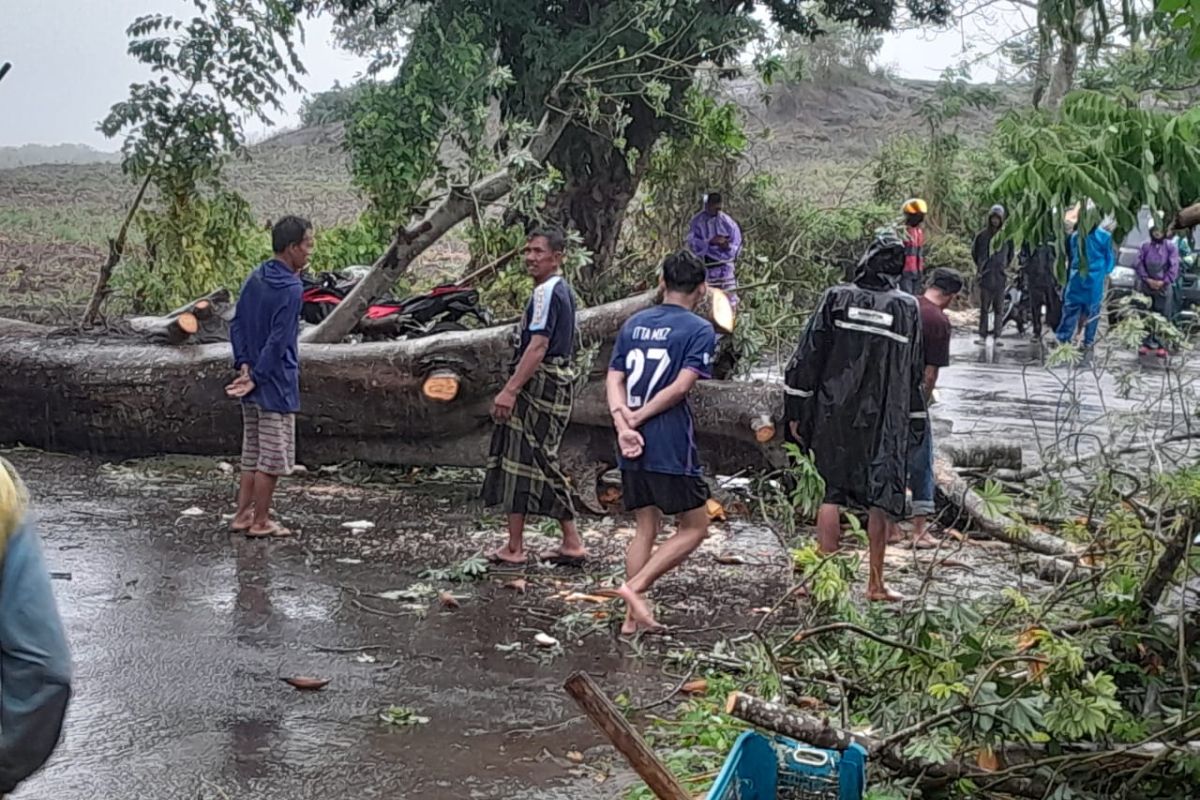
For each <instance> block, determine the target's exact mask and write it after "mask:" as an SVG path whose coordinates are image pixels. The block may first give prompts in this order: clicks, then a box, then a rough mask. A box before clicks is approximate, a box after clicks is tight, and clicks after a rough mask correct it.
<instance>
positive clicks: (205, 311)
mask: <svg viewBox="0 0 1200 800" xmlns="http://www.w3.org/2000/svg"><path fill="white" fill-rule="evenodd" d="M191 313H192V315H193V316H195V317H196V319H198V320H206V319H208V318H209V317H211V316H212V315H213V304H212V303H210V302H209V301H207V300H197V301H196V302H195V303H194V304H193V305H192V311H191Z"/></svg>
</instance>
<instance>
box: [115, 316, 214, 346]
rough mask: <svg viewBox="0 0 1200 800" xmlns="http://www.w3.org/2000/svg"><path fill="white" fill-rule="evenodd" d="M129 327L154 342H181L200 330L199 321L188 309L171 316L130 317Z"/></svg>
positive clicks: (128, 320)
mask: <svg viewBox="0 0 1200 800" xmlns="http://www.w3.org/2000/svg"><path fill="white" fill-rule="evenodd" d="M126 322H127V323H128V325H129V327H130V328H132V329H133V330H135V331H137V332H138V333H144V334H146V337H147V338H148V339H149V340H150V341H152V342H156V343H163V344H172V345H174V344H183V343H184V342H186V341H187V340H188V339H189V338H191V337H192V336H194V335H195V334H196V332H197V331H199V330H200V321H199V320H198V319H196V315H195V314H193V313H191V312H190V311H184V312H182V313H180V314H178V315H176V316H172V317H131V318H129V319H127V320H126Z"/></svg>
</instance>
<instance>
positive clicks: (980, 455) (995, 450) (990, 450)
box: [943, 442, 1022, 470]
mask: <svg viewBox="0 0 1200 800" xmlns="http://www.w3.org/2000/svg"><path fill="white" fill-rule="evenodd" d="M943 452H944V453H945V454H946V456H947V457H948V458H949V459H950V463H951V464H953V465H954V466H955V467H956V468H958V469H1009V470H1020V469H1021V466H1022V457H1021V447H1020V445H1015V444H1002V443H1000V442H986V443H981V444H971V445H966V446H962V447H959V446H955V445H947V446H946V447H944V448H943Z"/></svg>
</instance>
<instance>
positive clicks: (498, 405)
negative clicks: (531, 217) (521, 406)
mask: <svg viewBox="0 0 1200 800" xmlns="http://www.w3.org/2000/svg"><path fill="white" fill-rule="evenodd" d="M533 291H534V297H533V313H532V314H531V315H530V318H529V346H528V347H526V348H525V352H524V353H522V354H521V358H520V360H518V361H517V367H516V369H514V370H513V374H512V375H511V376H510V377H509V379H508V382H507V383H505V384H504V388H503V389H501V390H500V392H499V394H497V395H496V398H495V400H494V401H493V402H492V417H493V418H494V419H496V420H498V421H500V422H503V421H504V420H506V419H508V418H509V417H510V416H512V411H513V408H515V407H516V405H517V395H518V394H520V393H521V390H522V389H524V388H525V384H527V383H529V379H530V378H532V377H533V376H534V373H536V372H537V371H538V367H540V366H541V365H542V362H543V361H545V360H546V353H547V351H549V349H550V337H551V336H553V335H554V332H555V331H556V330H557V328H558V326H559V324H560V321H561V320H562V318H563V315H562V309H561V308H560V304H561V299H560V298H559V296H558V295H557V294H555V292H554V285H553V284H551V283H549V282H547V283H543V284H541V285H540V286H537V287H534V290H533ZM539 293H540V297H539Z"/></svg>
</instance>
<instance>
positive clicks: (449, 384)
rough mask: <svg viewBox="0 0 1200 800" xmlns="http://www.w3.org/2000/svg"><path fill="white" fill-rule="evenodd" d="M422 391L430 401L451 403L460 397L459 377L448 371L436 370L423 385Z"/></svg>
mask: <svg viewBox="0 0 1200 800" xmlns="http://www.w3.org/2000/svg"><path fill="white" fill-rule="evenodd" d="M421 391H422V392H423V393H424V394H425V396H426V397H428V398H429V399H430V400H437V401H438V402H439V403H449V402H450V401H451V400H453V399H454V398H456V397H458V376H457V375H455V374H454V372H453V371H451V370H448V369H438V370H434V371H433V372H432V373H430V375H429V377H428V378H426V379H425V383H424V384H422V385H421Z"/></svg>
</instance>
